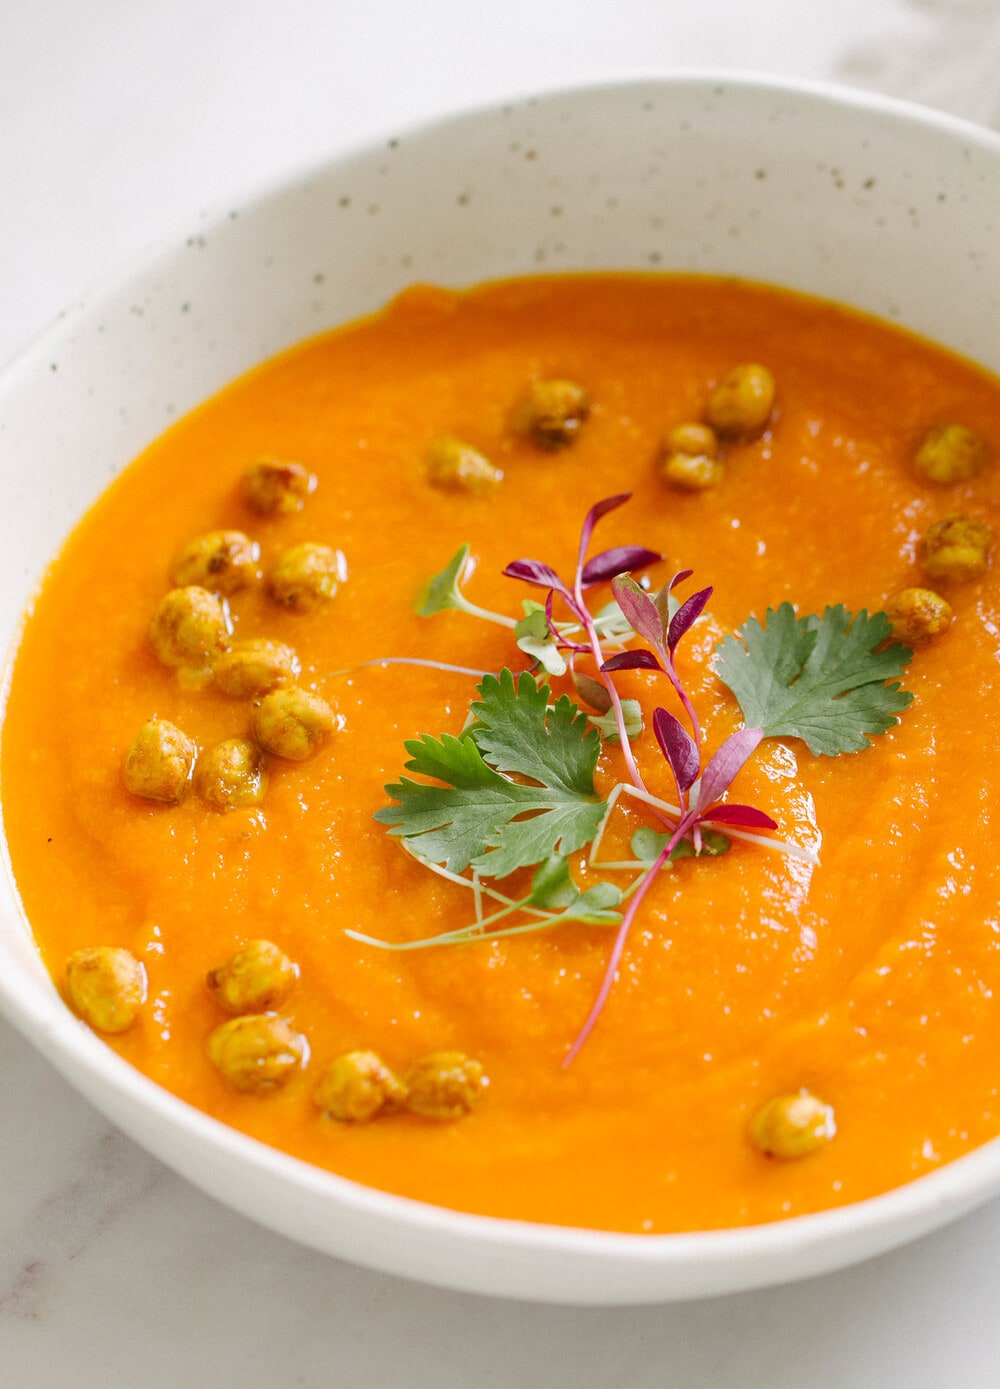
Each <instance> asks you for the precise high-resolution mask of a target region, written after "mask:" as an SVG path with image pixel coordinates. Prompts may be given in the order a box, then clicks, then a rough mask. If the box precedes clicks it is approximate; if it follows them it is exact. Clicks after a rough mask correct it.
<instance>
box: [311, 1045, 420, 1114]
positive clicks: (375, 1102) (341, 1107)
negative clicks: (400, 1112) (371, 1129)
mask: <svg viewBox="0 0 1000 1389" xmlns="http://www.w3.org/2000/svg"><path fill="white" fill-rule="evenodd" d="M313 1099H314V1100H315V1102H316V1104H317V1105H318V1106H319V1108H320V1109H322V1110H323V1112H324V1113H325V1114H329V1115H330V1117H331V1118H332V1119H339V1120H341V1121H342V1122H345V1123H354V1124H363V1123H366V1122H367V1121H368V1120H369V1119H374V1118H375V1116H376V1115H377V1114H380V1113H381V1112H382V1111H383V1110H385V1109H392V1108H396V1107H398V1106H399V1105H402V1104H404V1103H405V1102H406V1086H405V1085H404V1084H403V1082H402V1081H401V1080H400V1079H399V1077H398V1076H397V1075H396V1074H395V1073H394V1072H393V1071H391V1070H390V1069H389V1067H388V1066H387V1065H386V1064H385V1062H384V1061H383V1060H382V1058H381V1057H380V1056H378V1055H376V1053H375V1052H373V1051H349V1052H347V1054H346V1055H344V1056H338V1058H337V1060H336V1061H334V1062H333V1063H332V1065H330V1066H328V1067H327V1069H326V1071H325V1073H324V1075H323V1078H322V1080H321V1081H320V1083H319V1084H318V1085H317V1087H316V1089H315V1091H314V1092H313Z"/></svg>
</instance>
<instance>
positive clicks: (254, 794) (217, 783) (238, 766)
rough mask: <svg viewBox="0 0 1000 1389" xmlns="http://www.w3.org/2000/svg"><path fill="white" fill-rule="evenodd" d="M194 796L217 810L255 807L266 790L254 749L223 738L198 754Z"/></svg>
mask: <svg viewBox="0 0 1000 1389" xmlns="http://www.w3.org/2000/svg"><path fill="white" fill-rule="evenodd" d="M197 781H198V792H199V794H200V795H201V797H202V799H203V800H206V801H208V803H209V804H210V805H214V806H215V807H216V809H217V810H237V809H239V808H240V807H242V806H248V805H259V804H260V803H261V801H262V800H263V799H264V792H265V791H266V790H267V772H266V771H265V770H264V761H263V758H262V757H261V755H260V752H259V751H258V750H257V748H255V747H254V745H253V743H250V742H248V741H247V740H246V738H227V739H226V741H225V742H224V743H216V745H215V747H214V748H209V749H208V751H207V752H205V753H203V754H202V757H201V760H200V761H199V763H198V778H197Z"/></svg>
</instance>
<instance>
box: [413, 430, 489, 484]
mask: <svg viewBox="0 0 1000 1389" xmlns="http://www.w3.org/2000/svg"><path fill="white" fill-rule="evenodd" d="M424 467H425V468H426V469H427V480H428V482H430V483H431V484H432V485H433V486H434V487H440V488H442V489H444V490H446V491H451V492H469V493H471V494H472V495H473V496H475V497H482V496H485V495H486V494H487V493H489V492H494V491H496V489H497V487H498V486H499V485H500V483H501V481H502V480H503V472H502V471H501V470H500V469H499V468H497V467H495V466H494V465H493V464H492V463H491V462H490V460H489V459H488V458H487V457H486V456H485V455H484V454H481V453H480V452H479V451H478V449H474V448H473V447H472V445H471V444H464V443H463V442H462V440H461V439H455V438H453V437H452V436H451V435H450V434H443V435H442V436H441V437H440V438H439V439H433V440H432V441H431V443H430V444H428V446H427V452H426V453H425V454H424Z"/></svg>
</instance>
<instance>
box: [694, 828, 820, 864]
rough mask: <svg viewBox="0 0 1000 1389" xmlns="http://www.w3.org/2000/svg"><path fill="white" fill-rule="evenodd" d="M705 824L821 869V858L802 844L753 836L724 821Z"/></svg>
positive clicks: (735, 837) (732, 836) (730, 837)
mask: <svg viewBox="0 0 1000 1389" xmlns="http://www.w3.org/2000/svg"><path fill="white" fill-rule="evenodd" d="M702 823H703V824H706V825H711V824H713V823H714V824H715V825H716V828H717V829H718V830H719V831H720V833H722V834H724V835H726V837H727V838H729V839H743V840H745V841H746V842H747V844H759V845H760V846H761V848H762V849H774V850H775V851H776V852H777V853H779V854H787V856H788V857H789V858H798V859H801V860H802V861H803V863H810V864H812V866H813V867H814V868H818V867H819V858H818V857H817V856H816V854H814V853H813V851H812V850H811V849H804V848H802V846H801V845H800V844H793V843H792V842H791V841H790V840H788V839H770V838H769V837H768V836H767V835H765V834H753V833H752V832H751V831H750V830H740V829H737V828H736V827H735V826H734V825H727V824H726V823H725V821H724V820H718V821H712V820H704V821H702Z"/></svg>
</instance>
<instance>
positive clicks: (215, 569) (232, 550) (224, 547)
mask: <svg viewBox="0 0 1000 1389" xmlns="http://www.w3.org/2000/svg"><path fill="white" fill-rule="evenodd" d="M259 559H260V546H259V545H258V544H257V542H256V541H255V540H251V539H250V537H249V536H248V535H244V534H243V532H242V531H207V532H206V533H205V534H204V535H197V536H195V538H194V539H193V540H190V541H188V543H187V544H186V545H185V546H184V549H183V550H182V551H181V552H180V554H179V555H178V556H177V558H176V560H175V561H174V567H173V570H172V572H171V578H172V579H173V581H174V583H175V584H177V585H178V586H179V587H181V588H184V587H187V586H189V585H191V584H195V585H198V586H200V587H201V588H207V589H208V590H209V592H210V593H224V594H227V595H228V594H230V593H239V591H240V589H244V588H249V587H250V586H251V584H254V583H256V582H257V579H258V578H259V577H260V573H259V570H258V568H257V563H258V561H259Z"/></svg>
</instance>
